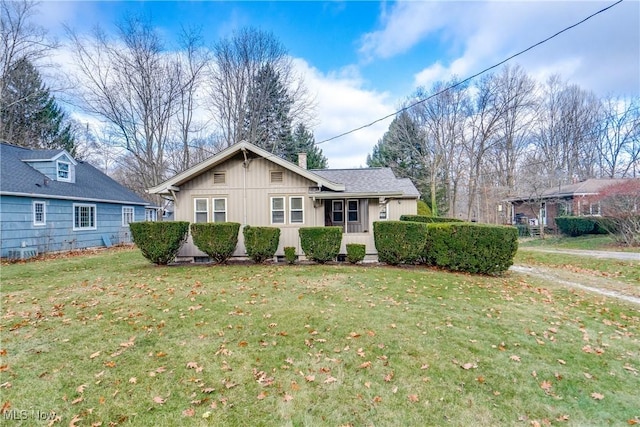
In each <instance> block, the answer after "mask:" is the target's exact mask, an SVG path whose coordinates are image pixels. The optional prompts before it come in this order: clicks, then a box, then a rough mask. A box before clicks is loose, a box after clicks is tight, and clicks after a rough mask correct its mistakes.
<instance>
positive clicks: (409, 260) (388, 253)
mask: <svg viewBox="0 0 640 427" xmlns="http://www.w3.org/2000/svg"><path fill="white" fill-rule="evenodd" d="M373 237H374V241H375V245H376V250H377V251H378V261H380V262H385V263H387V264H391V265H398V264H413V263H415V262H417V261H419V260H420V258H421V257H422V254H423V248H424V245H425V242H426V239H427V225H426V224H425V223H422V222H410V221H376V222H374V223H373Z"/></svg>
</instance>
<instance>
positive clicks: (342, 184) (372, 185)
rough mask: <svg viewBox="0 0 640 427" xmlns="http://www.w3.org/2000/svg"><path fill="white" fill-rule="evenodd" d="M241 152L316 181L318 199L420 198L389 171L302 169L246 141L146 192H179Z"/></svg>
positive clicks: (408, 182) (418, 194) (409, 181)
mask: <svg viewBox="0 0 640 427" xmlns="http://www.w3.org/2000/svg"><path fill="white" fill-rule="evenodd" d="M240 152H242V153H247V152H252V153H254V154H256V155H258V156H260V157H263V158H265V159H268V160H269V161H272V162H274V163H276V164H278V165H280V166H282V167H283V168H285V169H288V170H290V171H291V172H293V173H296V174H298V175H301V176H303V177H305V178H307V179H309V180H310V181H312V182H315V183H316V184H317V186H318V187H319V188H321V189H324V190H328V191H321V192H318V193H314V197H317V198H328V197H331V196H333V197H335V195H336V192H340V193H341V196H343V197H351V196H353V197H367V196H372V197H385V196H386V197H401V196H402V197H415V198H418V197H420V193H418V190H417V189H416V187H415V186H414V185H413V183H412V182H411V180H409V179H407V178H403V179H398V178H396V176H395V175H394V174H393V171H392V170H391V169H389V168H366V169H305V168H301V167H300V166H298V165H296V164H294V163H291V162H289V161H288V160H285V159H283V158H281V157H278V156H276V155H274V154H272V153H270V152H268V151H266V150H264V149H262V148H260V147H257V146H255V145H253V144H250V143H248V142H246V141H241V142H239V143H237V144H234V145H232V146H230V147H228V148H226V149H224V150H222V151H221V152H219V153H218V154H216V155H214V156H212V157H210V158H209V159H207V160H205V161H203V162H201V163H198V164H197V165H195V166H193V167H191V168H189V169H187V170H185V171H184V172H181V173H179V174H177V175H176V176H174V177H173V178H171V179H168V180H167V181H165V182H163V183H161V184H159V185H157V186H155V187H153V188H150V189H148V190H147V191H148V192H149V193H151V194H171V192H172V191H179V190H180V185H182V184H184V183H185V182H188V181H190V180H191V179H193V178H195V177H196V176H198V175H200V174H201V173H203V172H206V171H207V170H209V169H211V168H213V167H215V166H217V165H219V164H221V163H223V162H225V161H226V160H228V159H230V158H231V157H233V156H235V155H237V154H238V153H240Z"/></svg>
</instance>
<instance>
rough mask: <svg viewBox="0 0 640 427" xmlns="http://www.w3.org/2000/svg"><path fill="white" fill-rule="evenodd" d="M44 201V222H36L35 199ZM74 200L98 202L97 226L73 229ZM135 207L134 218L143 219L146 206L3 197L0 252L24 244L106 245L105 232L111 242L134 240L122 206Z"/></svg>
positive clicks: (45, 248)
mask: <svg viewBox="0 0 640 427" xmlns="http://www.w3.org/2000/svg"><path fill="white" fill-rule="evenodd" d="M34 201H35V202H43V203H44V206H45V211H44V217H45V218H44V224H43V225H36V224H34V214H33V209H34V207H33V203H34ZM74 204H81V205H88V206H95V212H96V221H95V229H91V230H75V229H74ZM123 206H127V207H130V208H132V209H133V216H134V218H133V219H134V221H144V219H145V212H144V211H145V207H144V206H140V205H123V204H115V203H103V202H98V203H96V202H90V201H88V202H87V201H74V200H61V199H48V198H42V197H17V196H1V197H0V239H1V241H2V248H1V254H0V256H2V257H7V256H8V254H9V251H10V250H16V249H18V248H20V247H21V246H22V245H23V242H24V245H26V246H28V247H34V248H37V249H38V252H39V253H44V252H52V251H65V250H73V249H84V248H91V247H100V246H105V242H104V239H103V236H106V237H107V238H108V239H109V241H110V242H111V243H112V244H118V243H129V242H131V233H130V231H129V227H128V226H123V225H122V216H123V214H122V207H123Z"/></svg>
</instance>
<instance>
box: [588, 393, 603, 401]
mask: <svg viewBox="0 0 640 427" xmlns="http://www.w3.org/2000/svg"><path fill="white" fill-rule="evenodd" d="M591 397H593V398H594V399H595V400H602V399H604V394H600V393H596V392H593V393H591Z"/></svg>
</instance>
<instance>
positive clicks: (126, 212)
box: [122, 206, 135, 227]
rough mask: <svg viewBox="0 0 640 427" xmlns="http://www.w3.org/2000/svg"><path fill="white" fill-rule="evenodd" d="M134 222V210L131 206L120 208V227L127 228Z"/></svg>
mask: <svg viewBox="0 0 640 427" xmlns="http://www.w3.org/2000/svg"><path fill="white" fill-rule="evenodd" d="M134 220H135V209H134V208H133V206H123V207H122V226H123V227H128V226H129V224H131V223H132V222H133V221H134Z"/></svg>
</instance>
